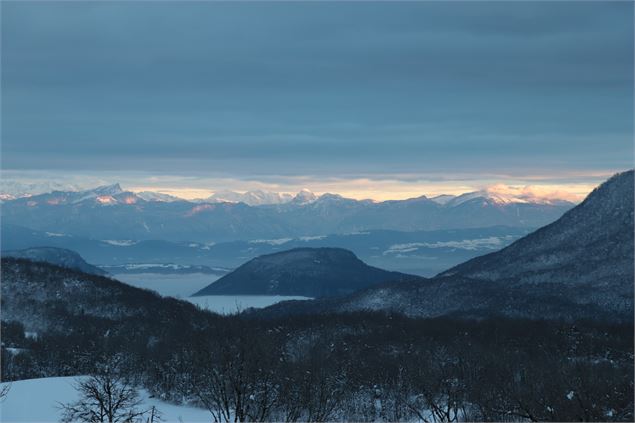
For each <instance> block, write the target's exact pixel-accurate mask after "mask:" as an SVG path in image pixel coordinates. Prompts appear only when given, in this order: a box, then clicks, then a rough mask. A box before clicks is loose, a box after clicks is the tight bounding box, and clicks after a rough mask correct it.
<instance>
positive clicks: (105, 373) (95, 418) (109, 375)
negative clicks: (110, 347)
mask: <svg viewBox="0 0 635 423" xmlns="http://www.w3.org/2000/svg"><path fill="white" fill-rule="evenodd" d="M75 389H77V391H78V392H79V395H80V398H79V400H77V401H76V402H73V403H68V404H61V409H62V421H63V422H69V423H70V422H86V423H88V422H90V423H131V422H133V421H135V419H140V418H141V417H142V416H143V415H144V414H145V413H146V411H141V410H139V406H140V405H141V400H140V399H139V395H138V392H137V388H136V387H135V386H134V385H133V383H132V382H131V381H130V380H129V379H128V378H127V377H125V376H123V375H122V374H121V373H120V372H119V371H118V365H117V361H116V360H115V361H110V362H108V363H107V364H106V365H105V366H104V368H103V369H102V372H100V374H98V375H94V376H90V377H88V378H87V379H76V384H75ZM155 414H156V411H155ZM155 421H156V418H155Z"/></svg>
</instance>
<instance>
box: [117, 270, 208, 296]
mask: <svg viewBox="0 0 635 423" xmlns="http://www.w3.org/2000/svg"><path fill="white" fill-rule="evenodd" d="M112 276H113V277H114V278H115V279H117V280H119V281H121V282H125V283H127V284H128V285H132V286H136V287H137V288H144V289H151V290H153V291H156V292H158V293H159V294H161V295H163V296H167V297H177V298H185V297H189V296H190V295H192V294H193V293H195V292H197V291H200V290H201V289H203V288H205V287H206V286H207V285H209V284H210V283H212V282H215V281H216V280H217V279H218V278H219V276H216V275H210V274H205V273H184V274H171V275H170V274H161V273H137V274H127V273H118V274H115V275H112Z"/></svg>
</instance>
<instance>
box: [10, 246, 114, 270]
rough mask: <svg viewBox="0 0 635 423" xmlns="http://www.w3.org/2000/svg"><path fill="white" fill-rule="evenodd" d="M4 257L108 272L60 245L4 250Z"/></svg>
mask: <svg viewBox="0 0 635 423" xmlns="http://www.w3.org/2000/svg"><path fill="white" fill-rule="evenodd" d="M2 256H3V257H14V258H24V259H28V260H32V261H41V262H46V263H51V264H54V265H57V266H60V267H67V268H69V269H75V270H79V271H82V272H84V273H92V274H94V275H102V276H103V275H106V274H107V272H105V271H104V270H102V269H100V268H99V267H97V266H93V265H92V264H89V263H86V261H85V260H84V258H83V257H82V256H80V255H79V254H78V253H77V252H75V251H72V250H69V249H67V248H59V247H31V248H25V249H22V250H3V251H2Z"/></svg>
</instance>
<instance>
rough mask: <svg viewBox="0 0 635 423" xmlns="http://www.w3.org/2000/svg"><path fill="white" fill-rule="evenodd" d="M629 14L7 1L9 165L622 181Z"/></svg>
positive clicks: (572, 6)
mask: <svg viewBox="0 0 635 423" xmlns="http://www.w3.org/2000/svg"><path fill="white" fill-rule="evenodd" d="M632 12H633V4H632V3H629V2H623V3H622V2H537V3H530V2H489V3H482V2H481V3H470V2H451V3H448V4H443V3H439V2H396V3H394V2H393V3H378V2H366V3H363V2H360V3H356V2H352V3H351V2H349V3H339V4H338V3H329V2H326V3H319V2H318V3H316V2H300V3H290V2H282V3H276V2H266V3H256V4H254V3H249V4H247V3H240V2H239V3H236V4H229V3H222V2H220V3H219V2H189V3H178V4H177V3H171V2H154V3H146V2H49V3H46V2H8V3H6V4H4V5H3V13H2V39H3V41H2V43H3V45H2V47H3V48H2V63H3V127H2V138H3V143H2V166H3V168H4V169H10V170H16V171H17V170H37V169H42V170H48V171H50V172H51V174H57V173H61V172H66V173H74V174H84V175H86V174H89V175H92V178H93V179H99V178H101V176H100V175H106V174H113V173H116V172H117V171H119V172H120V173H121V174H122V175H129V174H131V173H132V172H135V171H138V172H139V173H140V174H145V175H147V174H155V175H156V174H164V175H178V176H181V177H183V178H189V177H191V176H192V175H198V176H200V177H202V178H208V179H210V178H229V179H233V180H246V179H249V180H254V179H259V180H262V181H266V180H267V179H269V180H271V179H275V178H277V177H278V176H281V177H283V178H286V179H287V180H288V178H290V177H298V176H302V175H311V176H316V177H318V178H322V179H328V178H343V179H364V178H368V179H378V178H382V179H399V176H398V175H400V174H412V175H419V176H415V179H416V178H419V179H422V178H429V175H430V174H433V177H435V178H442V177H443V176H444V175H446V176H447V175H450V174H454V173H457V172H468V173H475V174H478V173H481V174H483V176H481V179H488V178H489V176H488V175H491V174H505V175H511V177H513V178H520V177H521V176H522V175H528V174H530V175H534V176H538V175H540V174H544V175H551V174H554V173H557V172H559V171H561V170H564V171H568V172H606V171H607V170H608V171H614V170H619V169H623V168H626V167H629V166H631V163H632V160H633V150H632V136H633V133H632V116H633V97H632V96H633V78H632V75H633V22H632V14H633V13H632ZM380 175H381V176H380ZM386 175H387V176H386ZM391 175H392V176H391ZM266 183H269V182H266Z"/></svg>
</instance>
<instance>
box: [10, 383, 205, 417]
mask: <svg viewBox="0 0 635 423" xmlns="http://www.w3.org/2000/svg"><path fill="white" fill-rule="evenodd" d="M82 378H83V377H81V376H80V377H78V378H77V379H78V380H81V379H82ZM75 381H76V378H74V377H50V378H41V379H27V380H20V381H17V382H12V383H10V384H6V383H2V384H0V386H3V387H4V386H6V385H10V388H9V392H8V394H7V396H6V398H5V399H4V401H2V402H0V421H2V422H3V423H13V422H15V423H18V422H25V423H26V422H28V423H34V422H42V423H43V422H58V421H60V417H61V413H60V408H59V407H60V403H70V402H73V401H76V400H77V398H78V395H77V392H76V391H75V388H74V387H73V385H74V383H75ZM139 398H140V400H141V404H140V405H139V409H143V410H146V409H150V408H152V407H153V406H154V407H156V408H157V410H158V411H159V412H160V413H161V418H162V420H161V421H163V422H166V423H180V422H187V423H199V422H209V421H211V415H210V413H209V412H208V411H207V410H204V409H201V408H195V407H188V406H179V405H174V404H169V403H167V402H163V401H160V400H158V399H157V398H154V397H152V398H151V397H150V395H149V394H148V392H147V391H145V390H143V389H140V390H139Z"/></svg>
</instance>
